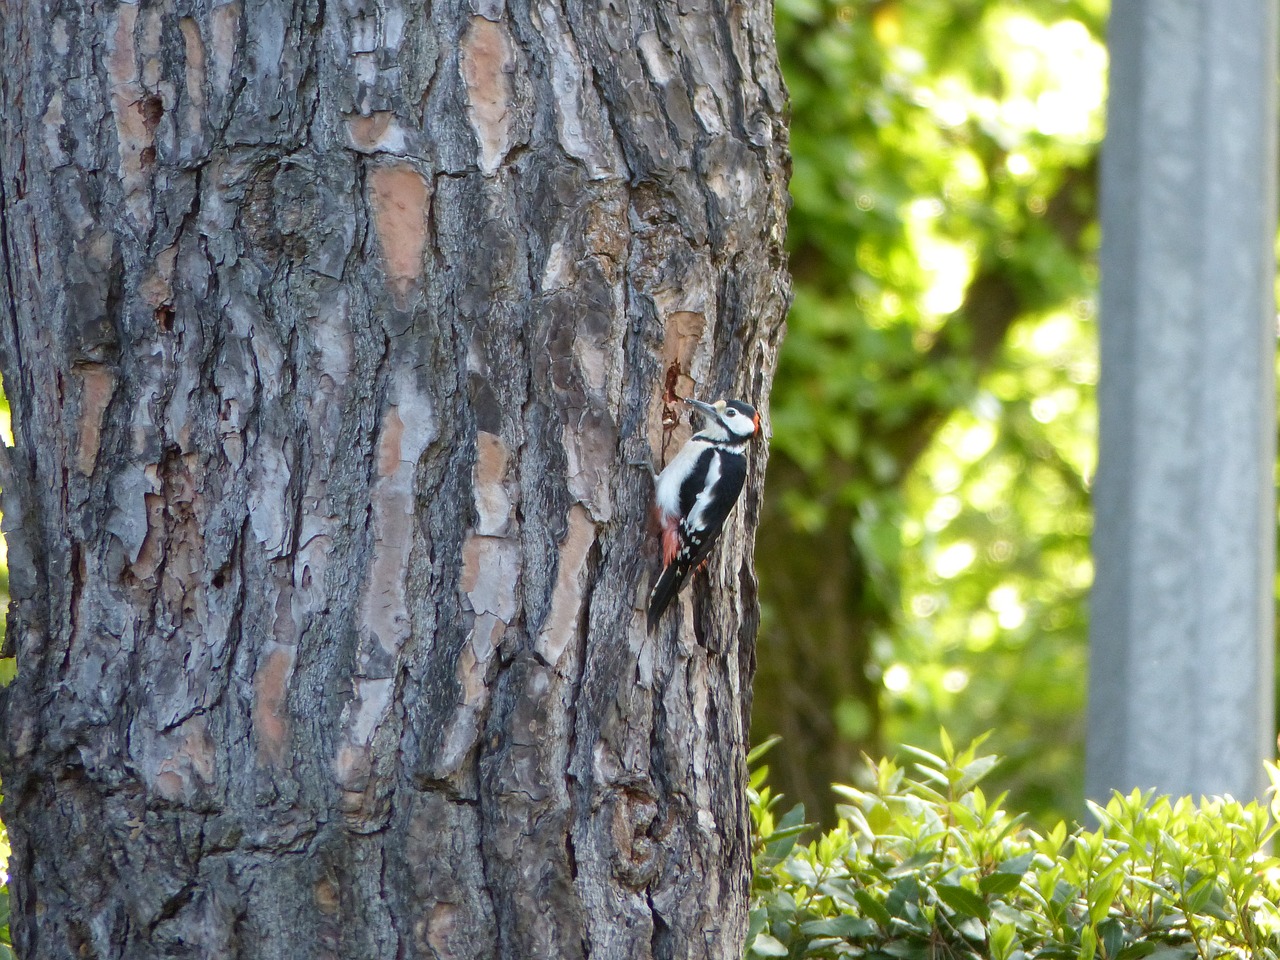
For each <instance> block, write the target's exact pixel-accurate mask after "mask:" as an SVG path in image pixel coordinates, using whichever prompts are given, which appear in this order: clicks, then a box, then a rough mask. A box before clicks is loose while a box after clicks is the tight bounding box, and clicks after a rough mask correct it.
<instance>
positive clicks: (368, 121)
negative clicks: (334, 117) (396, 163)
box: [347, 110, 404, 153]
mask: <svg viewBox="0 0 1280 960" xmlns="http://www.w3.org/2000/svg"><path fill="white" fill-rule="evenodd" d="M347 135H348V136H349V137H350V138H351V145H352V146H353V147H355V148H356V149H357V150H359V151H361V152H362V153H374V152H376V151H379V150H389V151H391V152H393V153H398V152H400V151H402V150H404V130H403V129H401V127H400V124H399V123H398V122H397V121H396V115H395V114H394V113H392V112H391V111H390V110H375V111H374V112H373V113H371V114H369V116H367V117H362V116H358V115H357V116H351V117H348V118H347Z"/></svg>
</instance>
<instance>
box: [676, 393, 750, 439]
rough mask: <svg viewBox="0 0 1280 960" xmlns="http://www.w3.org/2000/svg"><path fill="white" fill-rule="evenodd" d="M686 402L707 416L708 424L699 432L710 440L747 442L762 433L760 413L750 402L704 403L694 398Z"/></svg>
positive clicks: (720, 401) (721, 401) (722, 401)
mask: <svg viewBox="0 0 1280 960" xmlns="http://www.w3.org/2000/svg"><path fill="white" fill-rule="evenodd" d="M685 403H687V404H689V406H691V407H693V408H694V409H695V410H697V411H698V412H699V413H701V414H702V415H703V416H704V417H706V420H707V424H706V426H704V427H703V428H702V429H701V430H700V431H698V432H699V434H700V435H701V436H704V437H707V438H708V439H710V440H719V441H722V442H723V441H727V442H730V443H745V442H746V441H748V440H750V439H752V438H753V437H757V436H759V435H760V414H759V413H758V412H757V410H756V408H755V407H753V406H751V404H749V403H743V402H742V401H741V400H717V401H716V402H715V403H704V402H703V401H701V400H693V399H689V400H686V401H685Z"/></svg>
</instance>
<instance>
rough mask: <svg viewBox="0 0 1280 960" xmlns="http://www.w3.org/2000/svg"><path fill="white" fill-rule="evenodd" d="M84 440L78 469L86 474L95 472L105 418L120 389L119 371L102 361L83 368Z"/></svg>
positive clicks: (80, 370) (81, 408)
mask: <svg viewBox="0 0 1280 960" xmlns="http://www.w3.org/2000/svg"><path fill="white" fill-rule="evenodd" d="M78 372H79V374H80V379H81V388H80V440H79V443H78V444H77V445H76V469H77V470H79V471H80V473H81V474H83V475H84V476H86V477H87V476H89V474H91V473H93V468H94V465H95V464H96V463H97V462H98V448H99V446H101V444H102V417H103V414H105V413H106V411H107V404H109V403H110V402H111V397H112V395H113V394H114V393H115V390H116V378H115V374H113V373H112V372H111V370H110V369H109V368H108V367H107V366H105V365H104V364H101V363H91V364H88V365H86V366H83V367H80V368H79V371H78Z"/></svg>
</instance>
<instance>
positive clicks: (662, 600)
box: [649, 560, 689, 632]
mask: <svg viewBox="0 0 1280 960" xmlns="http://www.w3.org/2000/svg"><path fill="white" fill-rule="evenodd" d="M688 575H689V565H688V564H687V563H681V562H680V561H678V560H677V561H675V562H674V563H669V564H667V565H666V566H665V567H663V568H662V575H661V576H660V577H658V582H657V583H655V584H654V585H653V592H652V593H650V594H649V630H650V632H652V631H653V628H654V627H656V626H657V625H658V621H659V620H661V619H662V614H663V612H664V611H665V610H666V609H667V607H668V606H669V605H670V603H671V601H672V600H673V599H674V598H675V595H676V594H677V593H679V592H680V587H681V586H682V585H683V584H684V578H685V577H686V576H688Z"/></svg>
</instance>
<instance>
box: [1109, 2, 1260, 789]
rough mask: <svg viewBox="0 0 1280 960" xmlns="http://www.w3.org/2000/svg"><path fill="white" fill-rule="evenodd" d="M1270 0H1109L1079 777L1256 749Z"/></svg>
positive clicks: (1202, 783) (1143, 773) (1140, 782)
mask: <svg viewBox="0 0 1280 960" xmlns="http://www.w3.org/2000/svg"><path fill="white" fill-rule="evenodd" d="M1278 29H1280V23H1278V21H1277V0H1117V2H1115V3H1113V4H1112V12H1111V22H1110V27H1109V37H1108V43H1109V47H1110V57H1111V94H1110V103H1109V107H1108V124H1107V138H1106V142H1105V145H1104V147H1103V156H1102V231H1103V241H1102V294H1101V310H1100V312H1101V346H1102V374H1101V383H1100V385H1099V407H1100V410H1101V438H1100V453H1099V466H1098V475H1097V479H1096V482H1095V485H1094V504H1095V511H1096V514H1095V516H1096V519H1095V530H1094V554H1095V560H1096V579H1095V586H1094V589H1093V595H1092V601H1091V617H1092V626H1091V635H1090V645H1091V650H1090V670H1089V737H1088V771H1087V776H1086V791H1087V793H1088V794H1089V796H1091V797H1094V798H1105V797H1107V796H1109V795H1110V791H1111V789H1112V788H1118V789H1121V790H1127V789H1130V788H1132V787H1135V786H1137V787H1155V788H1157V789H1158V790H1159V791H1160V792H1162V793H1164V792H1167V793H1172V794H1176V795H1181V794H1192V795H1200V794H1221V793H1230V794H1232V795H1234V796H1236V797H1238V798H1242V799H1243V798H1246V797H1253V796H1259V795H1261V792H1262V790H1263V788H1264V787H1265V785H1266V780H1265V775H1264V772H1263V767H1262V761H1263V759H1264V758H1270V757H1272V756H1274V754H1275V746H1276V744H1275V731H1274V717H1273V712H1274V707H1273V703H1274V698H1275V684H1274V671H1273V657H1274V646H1275V638H1274V595H1275V587H1274V575H1275V570H1274V567H1275V562H1274V561H1275V530H1276V511H1275V479H1274V469H1275V462H1276V449H1275V446H1276V441H1275V433H1276V420H1275V410H1276V398H1275V362H1276V317H1275V305H1274V302H1273V283H1274V277H1275V262H1276V258H1275V241H1276V215H1275V209H1276V179H1277V175H1278V174H1277V164H1276V129H1277V110H1276V45H1277V30H1278Z"/></svg>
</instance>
